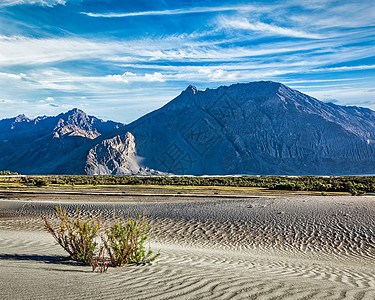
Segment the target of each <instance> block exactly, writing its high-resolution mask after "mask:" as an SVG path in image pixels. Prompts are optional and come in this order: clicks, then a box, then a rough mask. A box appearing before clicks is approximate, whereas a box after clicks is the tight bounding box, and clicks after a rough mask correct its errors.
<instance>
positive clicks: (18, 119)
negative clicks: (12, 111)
mask: <svg viewBox="0 0 375 300" xmlns="http://www.w3.org/2000/svg"><path fill="white" fill-rule="evenodd" d="M30 121H31V119H30V118H29V117H27V116H26V115H25V114H20V115H18V116H16V117H15V118H14V121H13V122H30Z"/></svg>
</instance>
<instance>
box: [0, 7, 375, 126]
mask: <svg viewBox="0 0 375 300" xmlns="http://www.w3.org/2000/svg"><path fill="white" fill-rule="evenodd" d="M374 4H375V0H363V1H358V0H356V1H348V0H340V1H334V0H309V1H305V0H284V1H272V0H270V1H223V0H200V1H192V0H190V1H189V0H153V1H149V0H137V1H134V0H133V1H128V0H121V1H120V0H101V1H95V0H0V119H2V118H9V117H14V116H16V115H18V114H26V115H27V116H29V117H36V116H39V115H57V114H59V113H61V112H65V111H67V110H69V109H71V108H74V107H78V108H80V109H82V110H84V111H85V112H86V113H88V114H90V115H95V116H97V117H100V118H102V119H105V120H108V119H111V120H114V121H118V122H123V123H130V122H131V121H134V120H135V119H137V118H139V117H141V116H142V115H144V114H145V113H148V112H150V111H152V110H154V109H157V108H159V107H161V106H162V105H164V104H165V103H167V102H168V101H170V100H172V99H173V98H175V97H176V96H177V95H179V94H180V93H181V91H182V90H184V89H186V87H187V86H188V85H190V84H192V85H195V86H196V87H197V88H198V89H200V90H204V89H206V88H217V87H219V86H221V85H230V84H233V83H237V82H251V81H260V80H271V81H276V82H282V83H284V84H286V85H288V86H290V87H292V88H295V89H297V90H299V91H301V92H303V93H306V94H308V95H310V96H313V97H316V98H318V99H319V100H322V101H326V102H333V103H336V104H340V105H356V106H363V107H369V108H372V109H374V110H375V5H374Z"/></svg>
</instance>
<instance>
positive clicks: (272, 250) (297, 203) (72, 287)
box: [0, 193, 375, 299]
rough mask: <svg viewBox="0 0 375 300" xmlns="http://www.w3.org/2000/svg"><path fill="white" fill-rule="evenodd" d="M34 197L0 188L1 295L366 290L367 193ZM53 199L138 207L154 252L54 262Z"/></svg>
mask: <svg viewBox="0 0 375 300" xmlns="http://www.w3.org/2000/svg"><path fill="white" fill-rule="evenodd" d="M38 197H39V196H38V195H21V194H18V195H17V196H15V195H13V194H12V195H9V194H6V193H0V282H1V289H0V298H1V299H374V298H375V218H374V216H375V197H373V196H363V197H352V196H312V195H297V196H296V195H294V196H287V195H284V196H277V195H273V196H262V197H255V196H254V197H243V198H241V197H237V198H236V197H234V198H225V197H224V198H207V197H202V198H199V197H195V198H194V197H193V198H191V199H189V198H187V197H181V198H179V197H178V196H177V197H172V198H168V197H166V198H168V199H166V200H165V201H163V199H159V198H158V199H155V198H152V197H144V198H142V197H141V196H137V198H136V199H135V198H132V197H129V198H127V197H123V196H121V197H120V196H118V197H117V196H111V197H108V196H107V197H106V196H99V195H96V196H95V195H91V196H85V195H69V197H66V196H62V195H49V196H48V195H41V196H40V198H38ZM16 198H17V199H16ZM59 203H60V204H61V205H62V206H63V207H66V208H67V209H68V210H71V211H73V210H74V209H75V208H76V207H79V208H80V210H81V211H84V212H86V211H91V212H94V213H101V215H102V218H103V219H110V218H111V217H112V216H113V212H114V211H115V213H116V215H117V216H120V215H125V216H128V215H130V216H137V215H138V214H142V213H143V212H144V211H146V212H147V215H148V217H149V221H150V223H151V224H152V225H155V226H156V227H155V231H154V233H153V236H152V240H151V248H152V249H154V250H157V249H160V250H161V256H160V257H159V258H158V259H157V260H156V261H155V262H154V263H152V264H149V265H145V266H126V267H123V268H110V269H109V270H108V271H107V273H102V274H99V273H92V272H91V267H86V266H81V265H78V264H75V263H73V262H72V261H62V260H61V257H63V256H66V254H65V253H64V251H63V250H62V249H61V248H60V246H58V245H56V243H55V242H54V240H53V238H52V237H51V236H50V235H49V234H48V233H46V232H45V231H44V230H43V225H42V221H41V219H40V216H42V215H48V216H51V215H52V212H53V211H52V208H53V207H54V206H56V205H58V204H59Z"/></svg>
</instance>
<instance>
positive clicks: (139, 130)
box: [116, 81, 375, 175]
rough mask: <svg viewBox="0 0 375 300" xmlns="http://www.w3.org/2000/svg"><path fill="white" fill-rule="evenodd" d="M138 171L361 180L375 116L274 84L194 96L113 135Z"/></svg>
mask: <svg viewBox="0 0 375 300" xmlns="http://www.w3.org/2000/svg"><path fill="white" fill-rule="evenodd" d="M127 132H130V133H131V134H132V135H133V136H134V138H135V148H136V152H137V156H139V157H141V158H143V161H142V163H143V165H145V166H147V167H149V168H153V169H156V170H160V171H164V172H170V173H174V174H194V175H201V174H261V175H264V174H289V175H301V174H320V175H324V174H327V175H331V174H368V173H374V169H375V143H374V142H375V112H374V111H372V110H370V109H366V108H360V107H346V106H339V105H334V104H331V103H324V102H321V101H319V100H317V99H315V98H312V97H310V96H308V95H305V94H303V93H300V92H298V91H296V90H293V89H291V88H289V87H287V86H285V85H283V84H281V83H276V82H263V81H261V82H252V83H247V84H234V85H231V86H222V87H219V88H217V89H206V90H205V91H198V90H197V89H196V88H195V87H194V86H189V87H188V88H187V89H186V90H185V91H183V92H182V93H181V94H180V95H179V96H178V97H176V98H175V99H173V100H172V101H170V102H169V103H167V104H166V105H165V106H163V107H162V108H160V109H158V110H156V111H154V112H152V113H150V114H148V115H146V116H144V117H142V118H140V119H138V120H136V121H135V122H133V123H131V124H129V125H127V126H125V127H123V128H121V129H119V130H117V131H116V135H118V136H123V135H125V134H126V133H127Z"/></svg>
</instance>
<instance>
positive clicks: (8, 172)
mask: <svg viewBox="0 0 375 300" xmlns="http://www.w3.org/2000/svg"><path fill="white" fill-rule="evenodd" d="M0 175H18V173H17V172H11V171H0Z"/></svg>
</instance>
